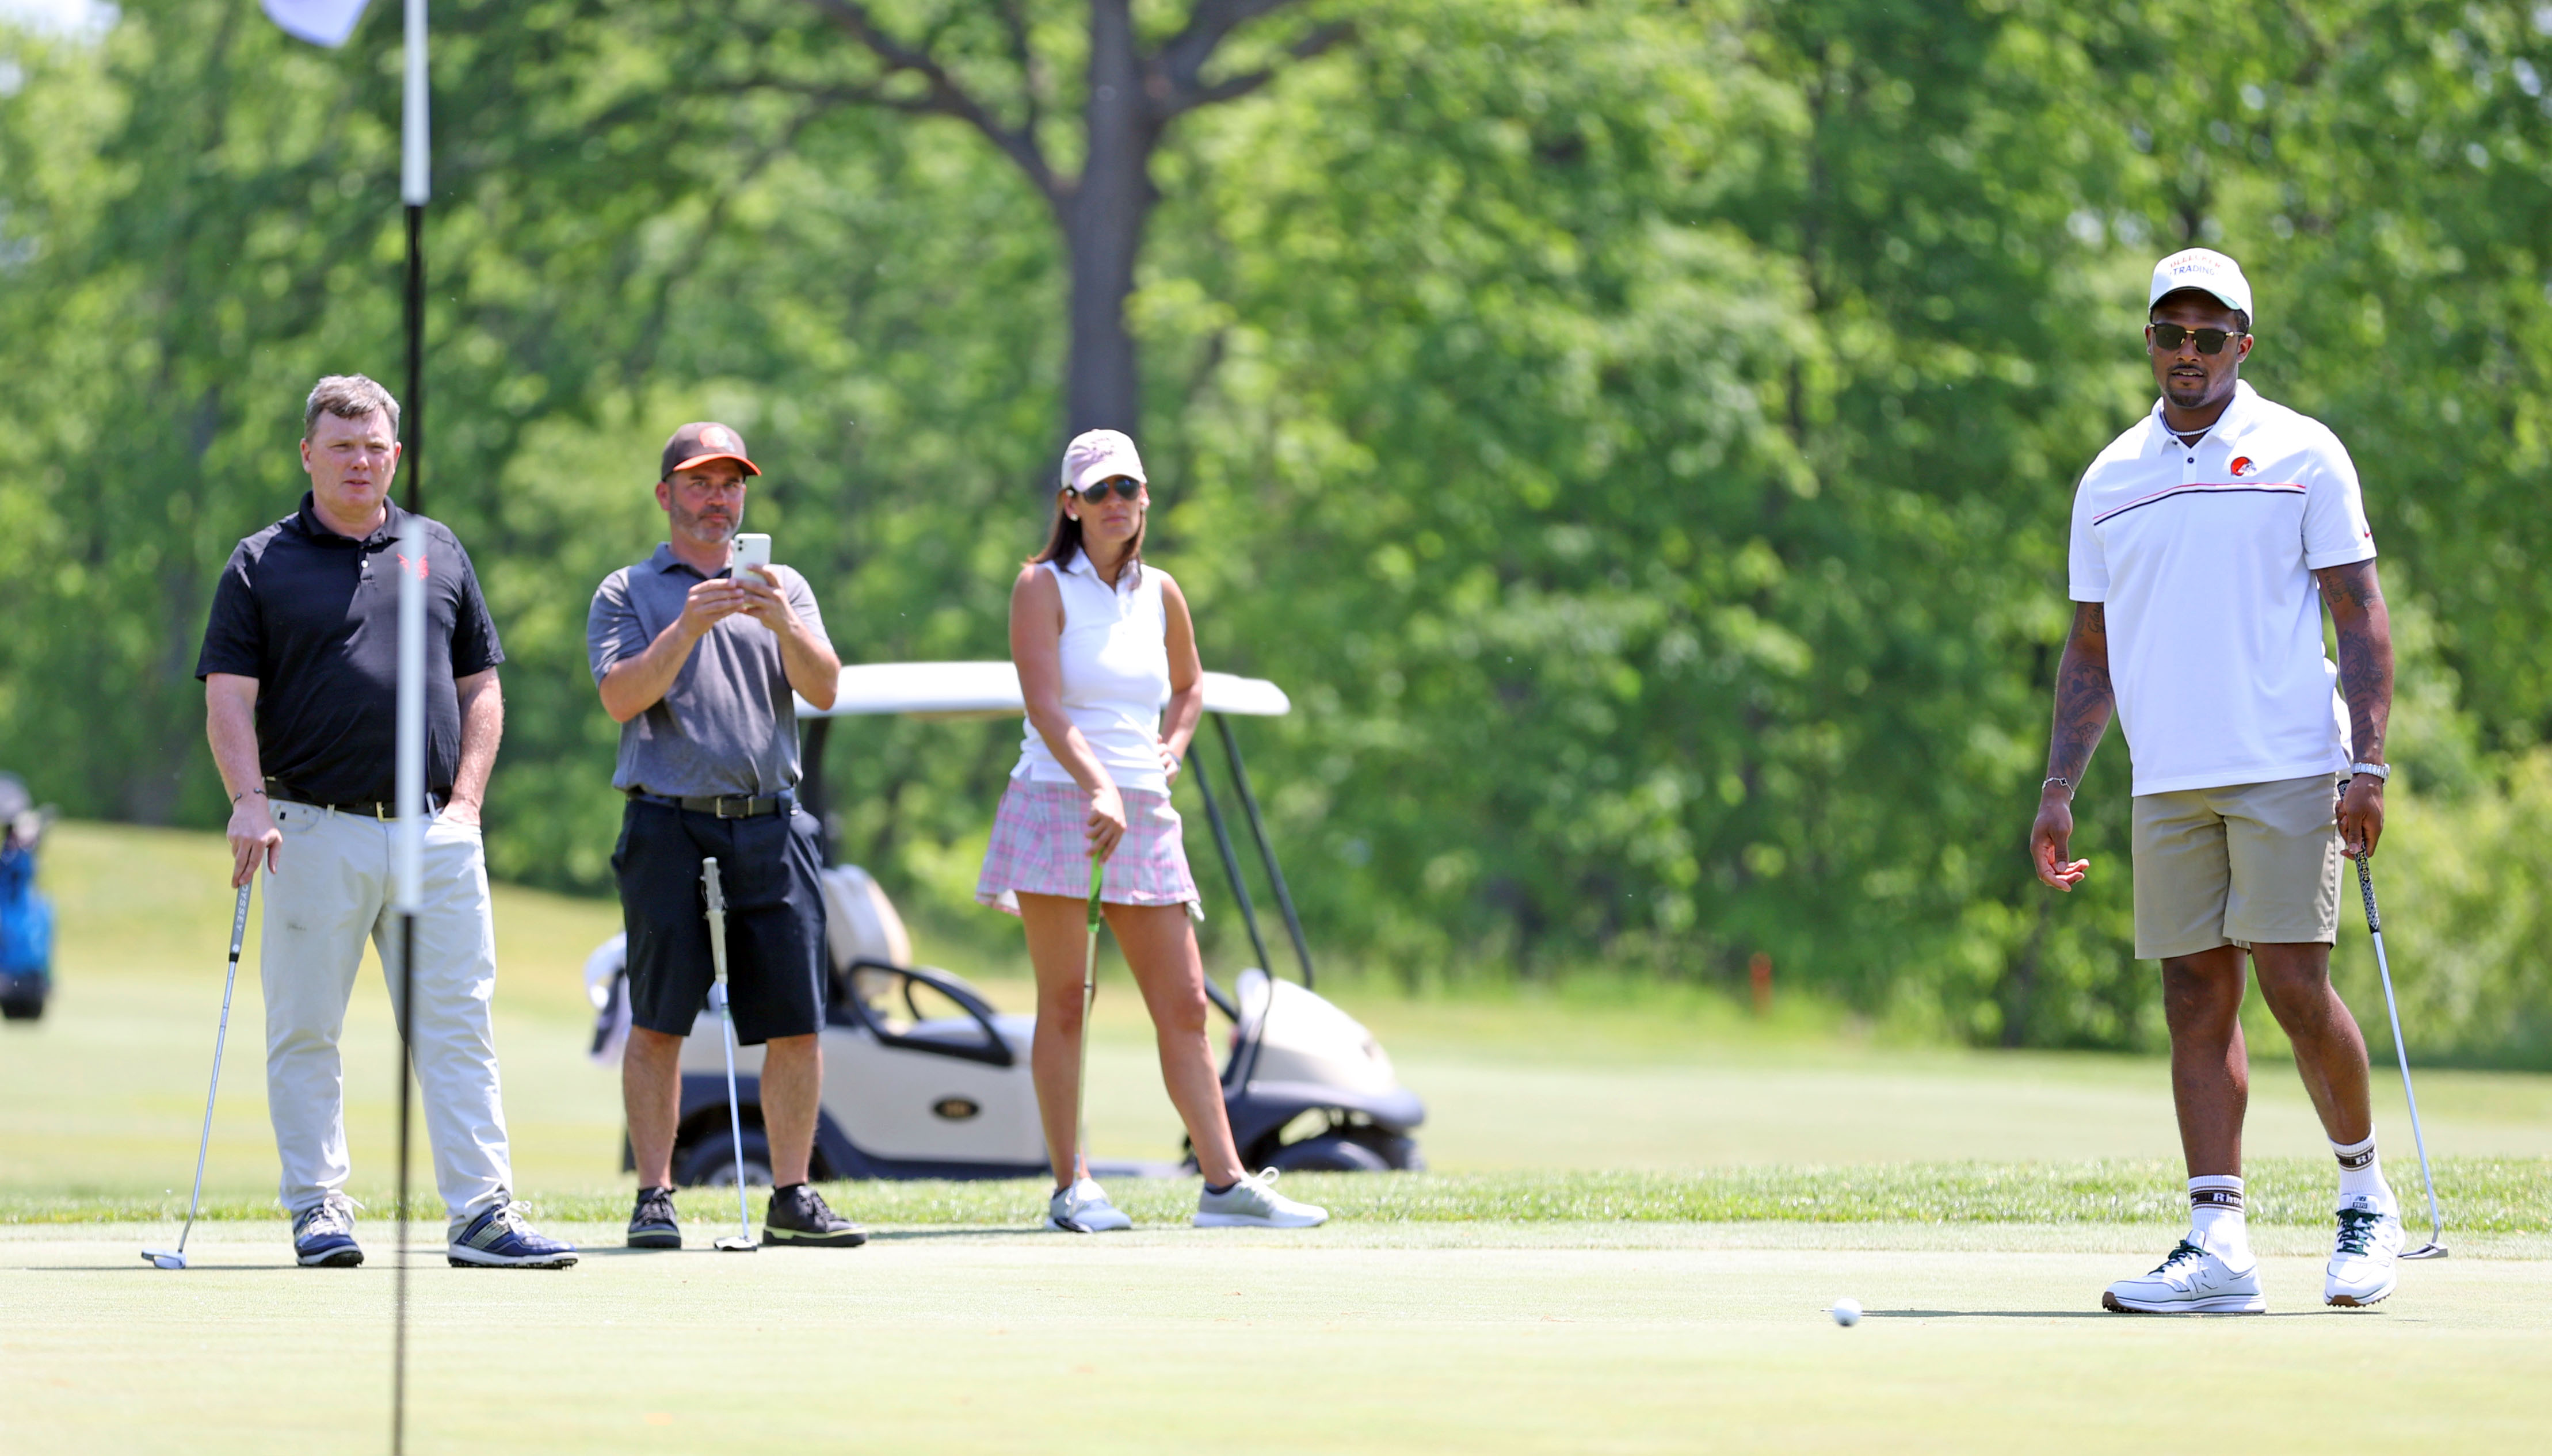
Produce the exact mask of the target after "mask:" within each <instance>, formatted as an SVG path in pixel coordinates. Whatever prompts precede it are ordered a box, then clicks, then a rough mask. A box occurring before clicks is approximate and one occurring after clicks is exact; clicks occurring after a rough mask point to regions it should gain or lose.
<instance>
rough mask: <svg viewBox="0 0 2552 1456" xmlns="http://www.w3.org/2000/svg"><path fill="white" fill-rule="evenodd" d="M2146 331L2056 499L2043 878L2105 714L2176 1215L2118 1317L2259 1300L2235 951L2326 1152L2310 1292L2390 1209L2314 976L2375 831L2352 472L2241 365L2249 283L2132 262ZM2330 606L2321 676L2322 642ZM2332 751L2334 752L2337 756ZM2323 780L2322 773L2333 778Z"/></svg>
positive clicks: (2373, 699) (2380, 687)
mask: <svg viewBox="0 0 2552 1456" xmlns="http://www.w3.org/2000/svg"><path fill="white" fill-rule="evenodd" d="M2147 302H2148V312H2147V316H2146V317H2147V324H2146V328H2145V350H2146V353H2147V354H2148V355H2149V356H2150V357H2151V359H2152V362H2153V371H2154V379H2155V381H2156V382H2157V383H2158V384H2160V385H2161V386H2162V398H2161V399H2160V400H2159V401H2157V402H2156V404H2155V405H2154V409H2153V413H2152V414H2150V415H2148V416H2146V417H2145V419H2143V420H2142V421H2140V422H2139V423H2138V424H2137V425H2136V426H2135V428H2133V429H2131V430H2129V431H2127V432H2126V433H2125V434H2123V435H2121V436H2119V437H2118V438H2117V439H2116V440H2115V441H2113V442H2111V444H2110V446H2109V448H2108V449H2106V450H2104V451H2102V452H2100V456H2099V458H2098V459H2097V460H2095V461H2093V462H2092V463H2091V468H2090V469H2088V470H2087V471H2085V472H2084V473H2083V476H2082V481H2081V484H2080V485H2079V486H2078V487H2076V489H2075V491H2074V495H2073V551H2072V560H2071V576H2072V590H2071V593H2070V594H2071V595H2072V596H2073V602H2074V608H2073V633H2072V635H2071V636H2070V637H2069V638H2068V639H2067V641H2066V644H2065V657H2064V661H2063V663H2062V665H2061V666H2060V667H2059V669H2058V671H2057V684H2056V722H2055V728H2054V732H2053V733H2052V735H2051V739H2050V746H2049V749H2048V755H2047V775H2048V777H2047V781H2046V783H2045V785H2044V786H2043V788H2042V790H2041V793H2040V796H2039V808H2038V823H2037V825H2036V827H2035V828H2034V829H2033V830H2032V831H2031V834H2030V849H2031V855H2032V858H2033V859H2034V860H2035V861H2036V862H2037V869H2038V877H2039V879H2041V880H2043V881H2045V882H2047V883H2048V884H2052V885H2054V886H2055V887H2056V888H2058V889H2065V890H2070V889H2072V888H2073V886H2074V885H2076V884H2080V883H2081V882H2082V878H2083V876H2084V875H2085V874H2087V873H2088V871H2089V866H2090V862H2089V861H2087V860H2069V859H2068V858H2067V853H2068V848H2069V842H2070V841H2071V839H2072V837H2073V809H2072V807H2071V803H2072V800H2073V786H2074V785H2075V784H2077V783H2079V782H2080V781H2081V779H2082V770H2083V767H2084V766H2085V765H2086V764H2088V763H2089V762H2090V760H2091V750H2092V749H2093V748H2094V747H2096V746H2097V745H2098V743H2099V741H2100V737H2101V734H2102V733H2103V732H2104V731H2105V730H2106V729H2107V727H2108V722H2109V715H2110V713H2111V711H2112V710H2113V709H2114V711H2115V712H2116V714H2117V716H2118V720H2119V726H2120V727H2121V728H2122V729H2124V730H2125V732H2126V736H2127V749H2128V756H2129V760H2130V762H2131V764H2132V766H2133V769H2134V774H2135V807H2134V832H2133V844H2134V850H2135V905H2136V909H2135V919H2136V954H2137V956H2139V957H2150V958H2153V959H2158V960H2160V961H2161V962H2162V975H2163V1007H2164V1012H2165V1017H2166V1019H2167V1021H2168V1022H2169V1025H2170V1028H2171V1071H2172V1096H2173V1100H2174V1101H2175V1103H2176V1104H2177V1106H2178V1109H2179V1113H2180V1147H2181V1151H2182V1152H2183V1153H2184V1154H2185V1156H2186V1158H2187V1162H2188V1175H2189V1177H2188V1200H2189V1207H2190V1225H2191V1227H2190V1229H2189V1232H2188V1235H2187V1236H2186V1237H2185V1238H2183V1239H2182V1240H2180V1244H2179V1245H2178V1246H2177V1247H2176V1248H2174V1249H2173V1250H2172V1252H2171V1254H2170V1255H2169V1257H2167V1258H2166V1259H2164V1261H2163V1263H2162V1265H2161V1267H2159V1268H2157V1269H2155V1270H2154V1271H2153V1272H2152V1273H2151V1274H2148V1275H2143V1276H2141V1277H2138V1278H2134V1279H2124V1280H2120V1281H2118V1282H2117V1283H2116V1284H2113V1285H2111V1286H2109V1288H2108V1291H2107V1293H2105V1294H2104V1295H2103V1296H2102V1297H2101V1300H2100V1302H2101V1303H2102V1304H2103V1305H2104V1306H2106V1307H2107V1308H2110V1309H2114V1310H2120V1311H2146V1312H2208V1313H2212V1312H2229V1311H2242V1312H2255V1311H2258V1310H2261V1309H2265V1308H2266V1307H2267V1301H2266V1300H2264V1299H2263V1297H2262V1295H2261V1292H2260V1280H2259V1261H2258V1260H2257V1259H2255V1258H2253V1257H2252V1254H2251V1249H2250V1243H2249V1239H2248V1236H2247V1234H2246V1233H2245V1232H2244V1228H2243V1214H2242V1177H2241V1174H2242V1114H2243V1110H2244V1108H2245V1106H2246V1105H2247V1103H2248V1102H2249V1099H2250V1066H2249V1058H2248V1055H2247V1053H2246V1052H2245V1050H2244V1048H2243V1044H2242V1022H2241V1007H2242V992H2243V964H2242V959H2243V956H2244V954H2245V953H2246V952H2247V953H2248V954H2249V956H2250V959H2251V965H2252V966H2253V967H2254V968H2255V969H2256V971H2257V974H2258V976H2259V981H2260V993H2261V996H2262V997H2263V998H2264V999H2266V1000H2267V1002H2268V1003H2269V1009H2270V1010H2271V1011H2272V1012H2274V1013H2275V1014H2276V1016H2277V1018H2278V1024H2279V1025H2280V1026H2282V1027H2284V1028H2285V1029H2286V1035H2287V1037H2288V1039H2289V1040H2291V1041H2292V1042H2293V1043H2294V1051H2295V1067H2296V1070H2297V1071H2298V1072H2300V1073H2301V1074H2302V1076H2303V1082H2304V1088H2305V1090H2306V1091H2307V1092H2310V1093H2311V1095H2312V1100H2313V1107H2314V1110H2316V1111H2317V1112H2319V1113H2320V1114H2321V1121H2322V1127H2323V1130H2324V1131H2325V1132H2326V1133H2327V1134H2328V1136H2329V1138H2330V1144H2331V1150H2332V1152H2333V1153H2334V1154H2335V1155H2336V1156H2337V1157H2338V1159H2339V1167H2340V1175H2339V1235H2338V1239H2337V1242H2336V1244H2335V1246H2334V1248H2333V1251H2332V1254H2331V1258H2330V1267H2329V1272H2328V1276H2327V1278H2326V1279H2325V1280H2324V1282H2323V1285H2322V1299H2323V1300H2324V1302H2326V1303H2331V1304H2371V1303H2374V1302H2375V1301H2376V1300H2381V1299H2383V1298H2384V1297H2386V1296H2387V1295H2390V1294H2392V1288H2393V1283H2394V1278H2395V1275H2394V1266H2395V1261H2396V1259H2397V1258H2398V1256H2399V1254H2400V1251H2401V1219H2400V1210H2399V1206H2398V1204H2397V1202H2396V1201H2395V1200H2394V1198H2393V1196H2392V1190H2391V1189H2390V1188H2389V1187H2387V1186H2386V1184H2385V1181H2384V1174H2383V1169H2382V1166H2381V1165H2380V1164H2379V1163H2378V1162H2377V1161H2376V1157H2375V1124H2374V1118H2373V1114H2372V1112H2371V1111H2370V1110H2369V1107H2368V1102H2367V1088H2366V1081H2367V1072H2366V1042H2365V1039H2364V1038H2363V1037H2362V1036H2360V1035H2359V1034H2358V1029H2357V1020H2356V1018H2355V1017H2354V1016H2351V1015H2350V1014H2349V1010H2348V1007H2347V1005H2346V1004H2345V1003H2344V1002H2342V1001H2341V1000H2340V998H2339V995H2338V993H2337V992H2336V991H2335V990H2333V989H2332V988H2331V984H2330V947H2331V943H2332V941H2333V940H2335V939H2336V938H2337V935H2338V930H2339V894H2340V871H2341V857H2342V856H2343V854H2345V855H2348V856H2356V855H2360V854H2372V853H2373V852H2374V850H2375V844H2376V841H2377V839H2379V838H2380V837H2381V836H2382V834H2383V832H2384V780H2385V779H2386V778H2387V777H2388V775H2389V773H2390V771H2389V770H2388V769H2386V768H2385V765H2384V730H2385V724H2386V720H2387V719H2388V718H2389V717H2390V716H2391V713H2392V624H2391V618H2390V616H2389V614H2388V613H2387V612H2386V610H2385V606H2384V595H2383V592H2382V590H2381V589H2380V588H2379V587H2378V586H2377V584H2376V578H2375V536H2374V532H2373V531H2371V530H2369V529H2368V527H2367V524H2366V512H2365V507H2364V505H2363V503H2362V502H2361V501H2360V499H2359V496H2358V488H2357V469H2356V467H2355V466H2353V465H2352V464H2350V462H2349V458H2348V452H2347V451H2346V450H2345V449H2344V448H2342V447H2341V445H2340V443H2339V439H2338V437H2337V436H2334V435H2333V434H2331V432H2330V431H2329V430H2328V429H2327V428H2325V427H2324V426H2323V425H2322V424H2321V423H2320V422H2319V421H2316V420H2312V419H2309V418H2307V417H2305V416H2303V415H2300V414H2297V413H2295V412H2294V411H2293V410H2290V409H2287V408H2286V407H2285V406H2284V405H2278V404H2272V403H2270V402H2269V401H2268V400H2265V399H2262V398H2261V397H2260V396H2259V395H2258V394H2257V393H2255V392H2254V391H2253V390H2252V388H2251V386H2250V385H2248V384H2245V383H2243V382H2242V381H2241V378H2240V375H2241V370H2242V361H2243V360H2245V359H2247V358H2249V357H2250V353H2251V344H2252V341H2251V321H2252V315H2251V285H2250V283H2249V282H2248V281H2247V280H2246V279H2244V277H2243V276H2242V269H2241V267H2240V266H2239V265H2238V264H2236V263H2235V262H2234V261H2233V260H2231V259H2229V258H2226V257H2225V256H2224V255H2222V254H2220V253H2215V252H2211V251H2209V250H2207V249H2203V248H2192V249H2188V250H2187V251H2185V252H2181V253H2176V254H2173V255H2172V256H2171V257H2169V258H2166V259H2164V260H2162V261H2161V262H2160V263H2159V264H2157V265H2156V266H2155V268H2154V274H2153V288H2152V292H2151V294H2150V295H2149V297H2148V300H2147ZM2325 606H2327V607H2328V608H2329V611H2330V616H2331V620H2332V622H2333V624H2334V625H2335V626H2336V627H2337V628H2338V634H2339V666H2338V668H2337V669H2336V677H2337V681H2338V685H2339V687H2340V689H2341V692H2342V694H2344V696H2345V699H2346V705H2345V708H2344V709H2342V708H2340V707H2339V705H2338V704H2337V703H2335V702H2334V700H2333V694H2332V690H2331V689H2332V679H2333V676H2334V670H2333V669H2332V667H2331V665H2330V663H2329V661H2328V660H2327V659H2325V658H2324V657H2323V656H2322V636H2321V614H2322V609H2323V608H2324V607H2325ZM2352 750H2353V751H2352ZM2342 784H2344V785H2345V787H2344V790H2342V789H2341V788H2340V785H2342Z"/></svg>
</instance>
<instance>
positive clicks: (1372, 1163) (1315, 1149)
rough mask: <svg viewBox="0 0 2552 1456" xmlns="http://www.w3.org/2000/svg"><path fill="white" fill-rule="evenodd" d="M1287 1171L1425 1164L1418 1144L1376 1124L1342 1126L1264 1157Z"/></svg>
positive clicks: (1374, 1170) (1370, 1169) (1352, 1170)
mask: <svg viewBox="0 0 2552 1456" xmlns="http://www.w3.org/2000/svg"><path fill="white" fill-rule="evenodd" d="M1266 1166H1268V1167H1270V1168H1280V1169H1283V1170H1284V1171H1285V1172H1288V1173H1390V1172H1393V1171H1403V1172H1408V1171H1415V1170H1418V1169H1422V1168H1425V1167H1426V1166H1427V1163H1426V1160H1425V1159H1423V1158H1421V1157H1419V1156H1418V1144H1417V1143H1415V1142H1413V1141H1411V1140H1410V1139H1408V1138H1406V1137H1402V1136H1400V1135H1399V1134H1397V1133H1390V1132H1385V1131H1383V1130H1382V1129H1381V1128H1378V1127H1342V1128H1339V1129H1337V1130H1335V1131H1332V1132H1324V1133H1321V1134H1318V1135H1317V1136H1313V1137H1307V1138H1304V1139H1303V1140H1302V1141H1300V1142H1291V1143H1287V1144H1285V1145H1284V1146H1282V1147H1280V1148H1278V1149H1277V1150H1276V1151H1275V1153H1274V1154H1273V1155H1271V1156H1270V1157H1269V1158H1268V1159H1267V1165H1266Z"/></svg>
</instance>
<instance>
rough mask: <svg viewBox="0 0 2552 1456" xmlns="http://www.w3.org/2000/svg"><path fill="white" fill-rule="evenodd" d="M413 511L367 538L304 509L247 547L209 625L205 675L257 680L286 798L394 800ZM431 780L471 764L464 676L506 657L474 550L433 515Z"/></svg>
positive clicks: (393, 516) (433, 788)
mask: <svg viewBox="0 0 2552 1456" xmlns="http://www.w3.org/2000/svg"><path fill="white" fill-rule="evenodd" d="M407 515H408V513H407V512H405V511H403V510H400V509H399V508H398V507H397V506H395V505H393V506H391V507H390V508H389V518H388V519H387V520H385V521H383V522H382V523H381V528H380V529H379V530H377V531H375V532H373V533H372V535H370V536H368V537H366V538H364V539H363V540H361V541H357V540H355V539H354V538H352V537H348V536H340V535H338V534H337V533H336V532H334V531H331V530H329V529H328V528H327V527H326V526H325V525H322V524H321V523H320V520H319V517H318V516H317V514H316V513H315V512H314V511H313V509H312V507H311V503H310V496H309V494H308V493H307V492H305V493H304V494H303V495H302V497H301V509H300V510H298V511H296V512H294V513H293V514H291V515H289V516H286V517H284V518H283V519H282V520H280V521H277V522H275V523H274V524H273V525H271V526H268V527H266V529H265V530H263V531H260V532H258V533H257V534H256V535H254V536H251V537H249V538H248V539H247V540H245V541H243V542H241V543H240V544H239V549H238V550H237V551H234V552H232V553H231V560H230V565H229V566H227V567H224V568H223V569H222V579H221V584H220V585H218V586H216V587H215V588H213V617H212V621H210V622H209V623H207V624H206V625H205V627H204V653H203V656H202V657H200V658H198V659H196V660H195V676H197V677H198V678H201V677H205V676H210V675H212V674H214V673H230V674H235V675H237V676H242V677H254V678H256V679H257V680H258V694H257V750H258V758H259V761H260V763H261V764H262V765H263V767H264V768H265V770H266V777H267V778H268V779H271V780H276V781H277V782H278V783H279V784H281V785H283V786H284V787H285V788H286V789H287V790H288V793H287V794H285V795H284V796H288V797H292V798H297V799H299V800H301V801H303V802H305V803H322V804H344V803H372V802H384V803H385V802H388V801H389V800H390V799H392V798H394V797H395V796H396V795H397V791H398V767H397V748H398V598H399V578H398V573H399V571H400V570H401V567H402V565H403V564H404V563H405V560H406V559H405V558H404V557H403V556H402V555H401V554H400V552H399V539H398V538H399V532H400V531H401V530H402V529H403V528H404V525H405V522H406V521H407ZM424 525H425V532H426V538H427V545H426V548H425V553H424V560H422V561H420V562H418V563H416V564H415V565H414V566H413V567H411V568H409V569H410V570H414V571H417V572H421V573H422V576H423V579H424V580H425V582H426V586H427V592H426V619H425V620H426V627H425V785H426V789H427V791H428V792H430V793H435V794H448V793H450V792H451V791H452V780H453V778H454V776H455V775H456V774H457V773H458V772H459V768H460V763H461V698H460V695H459V693H457V692H456V691H455V690H454V688H453V685H452V683H453V679H454V678H455V677H467V676H472V675H474V674H478V673H483V672H486V671H487V670H488V669H490V668H492V667H495V666H496V665H497V664H498V663H501V662H503V661H504V660H505V654H504V650H503V649H502V648H500V647H499V646H497V643H496V624H495V623H494V622H493V621H492V620H490V619H489V618H488V615H487V603H486V600H485V598H483V597H481V596H480V595H479V594H478V573H477V572H474V571H472V570H471V568H470V554H469V553H468V552H465V551H463V550H462V549H461V542H460V539H459V538H458V537H455V536H454V535H453V534H452V533H451V532H450V531H448V530H446V529H444V527H443V525H442V524H441V523H440V522H437V521H431V520H429V521H426V522H425V523H424Z"/></svg>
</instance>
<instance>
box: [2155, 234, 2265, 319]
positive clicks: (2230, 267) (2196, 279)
mask: <svg viewBox="0 0 2552 1456" xmlns="http://www.w3.org/2000/svg"><path fill="white" fill-rule="evenodd" d="M2182 288H2194V289H2196V290H2197V291H2198V292H2200V293H2207V294H2212V295H2213V296H2214V298H2215V300H2216V301H2217V302H2219V303H2221V304H2223V305H2224V306H2225V307H2226V308H2231V309H2239V310H2240V311H2241V312H2243V313H2250V312H2251V280H2250V279H2248V278H2246V277H2244V276H2242V265H2241V264H2240V263H2238V262H2235V261H2234V260H2231V259H2229V258H2226V257H2225V256H2224V255H2223V254H2221V253H2218V252H2216V251H2215V250H2214V249H2212V248H2184V249H2181V250H2180V252H2178V253H2175V254H2173V255H2172V256H2171V257H2169V258H2166V259H2164V260H2162V261H2160V262H2158V263H2155V264H2154V275H2153V292H2152V294H2151V296H2149V297H2147V298H2146V299H2145V307H2147V308H2152V307H2153V306H2154V305H2155V304H2157V303H2160V302H2162V301H2163V299H2164V298H2165V297H2167V296H2169V295H2170V294H2173V293H2177V292H2179V291H2180V289H2182ZM2254 317H2255V318H2256V315H2255V316H2254Z"/></svg>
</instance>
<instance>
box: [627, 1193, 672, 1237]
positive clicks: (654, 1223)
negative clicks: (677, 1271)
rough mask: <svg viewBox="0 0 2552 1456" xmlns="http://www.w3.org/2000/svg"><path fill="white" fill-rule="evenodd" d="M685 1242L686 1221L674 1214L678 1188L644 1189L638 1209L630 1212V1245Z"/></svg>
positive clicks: (640, 1195) (639, 1194)
mask: <svg viewBox="0 0 2552 1456" xmlns="http://www.w3.org/2000/svg"><path fill="white" fill-rule="evenodd" d="M682 1246H683V1224H682V1220H681V1219H679V1218H677V1217H675V1216H674V1191H673V1190H672V1189H669V1188H642V1189H640V1190H639V1191H638V1208H637V1211H635V1212H633V1213H631V1214H630V1215H629V1247H631V1248H633V1249H679V1248H681V1247H682Z"/></svg>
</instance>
